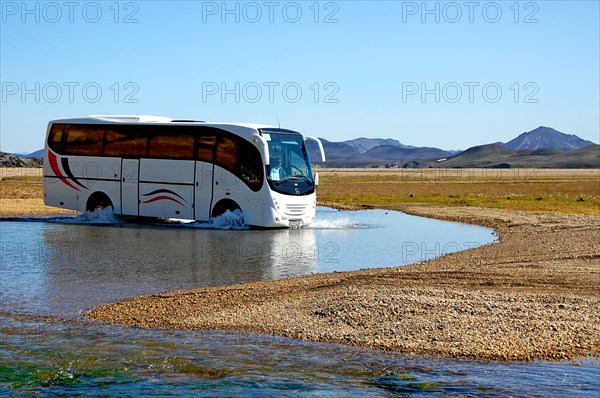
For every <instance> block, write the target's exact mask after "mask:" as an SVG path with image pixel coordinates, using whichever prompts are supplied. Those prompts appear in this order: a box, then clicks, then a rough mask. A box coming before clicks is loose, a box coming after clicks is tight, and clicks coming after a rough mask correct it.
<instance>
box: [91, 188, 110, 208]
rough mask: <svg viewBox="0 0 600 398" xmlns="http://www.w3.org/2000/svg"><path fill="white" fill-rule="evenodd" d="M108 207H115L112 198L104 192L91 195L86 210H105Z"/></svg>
mask: <svg viewBox="0 0 600 398" xmlns="http://www.w3.org/2000/svg"><path fill="white" fill-rule="evenodd" d="M107 207H113V204H112V202H111V201H110V198H109V197H108V196H107V195H106V194H105V193H103V192H94V193H93V194H92V195H90V197H89V199H88V201H87V204H86V206H85V209H86V210H87V211H96V210H104V209H106V208H107Z"/></svg>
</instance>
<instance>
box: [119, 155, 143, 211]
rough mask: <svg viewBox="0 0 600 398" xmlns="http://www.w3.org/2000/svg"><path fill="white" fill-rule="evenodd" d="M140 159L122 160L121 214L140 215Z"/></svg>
mask: <svg viewBox="0 0 600 398" xmlns="http://www.w3.org/2000/svg"><path fill="white" fill-rule="evenodd" d="M139 170H140V160H139V159H122V160H121V214H123V215H128V216H137V215H139V206H138V203H139Z"/></svg>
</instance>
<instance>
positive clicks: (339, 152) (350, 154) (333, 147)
mask: <svg viewBox="0 0 600 398" xmlns="http://www.w3.org/2000/svg"><path fill="white" fill-rule="evenodd" d="M320 140H321V143H322V144H323V149H324V150H325V156H326V157H327V161H330V160H357V159H360V157H361V154H360V152H358V151H357V150H356V149H354V147H353V146H352V145H350V144H346V143H344V142H331V141H327V140H326V139H324V138H320ZM306 147H307V149H308V153H309V155H310V158H311V159H312V161H313V162H315V161H317V162H318V161H320V160H321V154H320V152H319V147H318V146H317V144H316V143H315V142H314V141H312V140H311V141H307V142H306Z"/></svg>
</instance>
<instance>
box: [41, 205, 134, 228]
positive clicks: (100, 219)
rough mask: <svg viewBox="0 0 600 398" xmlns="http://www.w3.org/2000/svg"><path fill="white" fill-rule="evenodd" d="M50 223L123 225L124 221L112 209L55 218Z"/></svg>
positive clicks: (50, 219)
mask: <svg viewBox="0 0 600 398" xmlns="http://www.w3.org/2000/svg"><path fill="white" fill-rule="evenodd" d="M46 221H48V222H54V223H60V224H123V222H124V221H123V219H122V218H121V217H119V216H117V215H116V214H115V212H114V210H113V208H112V207H107V208H105V209H102V210H95V211H86V212H85V213H81V214H79V215H76V216H74V217H73V216H67V217H53V218H49V219H46Z"/></svg>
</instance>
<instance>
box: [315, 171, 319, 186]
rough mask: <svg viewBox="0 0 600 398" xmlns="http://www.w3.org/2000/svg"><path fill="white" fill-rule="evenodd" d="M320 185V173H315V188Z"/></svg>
mask: <svg viewBox="0 0 600 398" xmlns="http://www.w3.org/2000/svg"><path fill="white" fill-rule="evenodd" d="M318 186H319V173H315V188H316V187H318Z"/></svg>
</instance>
